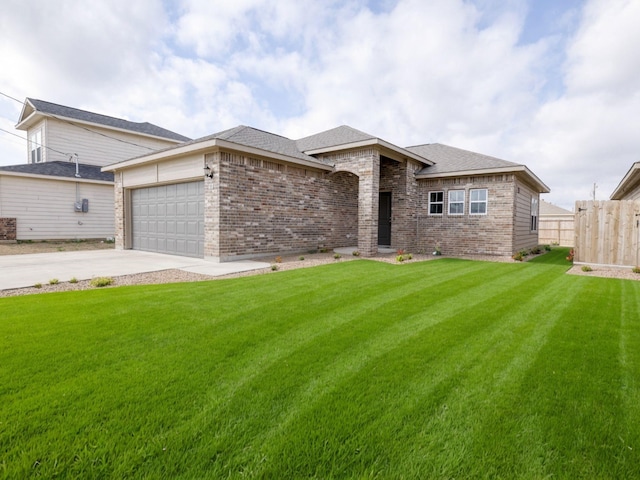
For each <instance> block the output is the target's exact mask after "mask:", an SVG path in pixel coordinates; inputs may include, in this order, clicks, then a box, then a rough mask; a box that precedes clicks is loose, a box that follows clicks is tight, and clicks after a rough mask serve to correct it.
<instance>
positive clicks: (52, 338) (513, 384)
mask: <svg viewBox="0 0 640 480" xmlns="http://www.w3.org/2000/svg"><path fill="white" fill-rule="evenodd" d="M553 253H554V254H556V257H557V258H556V259H552V260H553V261H547V262H542V263H540V262H537V263H538V264H528V265H527V264H523V265H520V264H512V265H498V264H491V263H482V262H465V261H456V260H450V259H440V260H436V261H430V262H426V263H423V264H418V263H410V264H406V265H382V264H377V263H374V262H369V261H356V262H348V263H346V262H345V263H341V264H333V265H329V266H326V267H322V268H318V269H309V270H307V271H298V272H278V273H276V274H273V275H266V276H262V277H253V278H245V279H236V280H230V281H221V282H205V283H201V284H192V285H173V286H154V287H133V288H126V289H114V290H109V291H95V292H82V294H77V293H76V294H72V295H42V296H41V297H42V298H41V299H39V302H38V303H39V304H38V305H31V304H29V303H28V302H25V301H24V300H22V299H20V300H19V301H17V299H16V301H15V302H14V301H13V300H14V299H5V300H11V301H9V302H3V301H0V318H2V319H6V318H8V317H6V316H5V313H6V312H19V313H20V318H19V320H18V321H15V320H13V318H12V322H6V321H4V322H3V321H0V363H2V365H5V361H6V362H7V363H6V364H7V365H9V369H10V370H9V369H7V370H0V400H1V401H0V422H3V424H1V426H2V427H3V428H0V451H1V452H4V453H3V454H2V456H1V457H0V472H4V473H3V474H4V475H5V476H6V477H28V476H36V475H38V476H43V477H52V476H56V475H57V476H59V477H61V478H74V477H82V478H160V477H163V478H226V477H232V478H236V477H240V476H244V477H247V476H248V477H253V478H300V477H304V476H310V477H315V478H364V477H379V478H380V477H382V478H428V477H450V476H457V477H463V476H479V477H488V476H493V477H495V476H502V477H514V476H517V477H521V478H540V477H544V476H547V475H553V476H558V477H560V478H580V477H582V478H585V477H591V476H595V477H598V476H600V477H604V476H605V475H604V474H603V472H605V471H609V472H611V474H612V475H611V476H614V477H618V478H629V477H630V476H633V475H635V474H636V472H637V470H636V465H637V464H638V456H637V454H636V452H637V449H635V444H636V443H637V431H636V427H635V425H637V419H638V411H637V407H635V409H634V408H633V407H632V406H631V404H633V403H635V404H636V405H637V396H638V391H637V379H638V372H639V370H640V365H639V364H638V353H637V352H638V350H639V349H638V348H637V346H638V341H639V339H638V329H637V322H638V320H637V317H638V297H639V296H638V290H637V285H638V284H636V283H632V282H620V283H619V285H620V287H619V288H618V287H617V286H613V287H612V286H609V283H613V282H614V281H611V280H602V279H591V278H578V277H569V276H564V275H563V274H562V272H563V271H564V270H566V264H564V265H562V264H561V265H560V266H557V264H558V263H560V262H559V260H561V257H560V256H558V255H557V253H558V252H553ZM560 254H561V255H564V253H563V252H560ZM540 258H544V257H540ZM536 260H538V259H536ZM591 281H593V282H594V284H593V285H592V284H591V283H589V282H591ZM605 285H606V287H605ZM630 285H631V286H630ZM594 292H596V293H597V292H603V293H604V295H602V296H595V295H593V293H594ZM116 293H118V295H116ZM583 295H588V296H591V297H593V298H591V301H590V302H582V298H583ZM48 302H49V303H50V304H49V305H47V303H48ZM607 302H611V303H613V304H618V307H616V308H610V305H609V303H607ZM581 310H584V312H588V313H586V314H585V313H584V312H582V316H586V317H589V315H590V316H591V317H592V318H590V319H587V320H585V319H583V318H581V317H580V315H579V313H580V312H581ZM609 315H612V316H613V317H614V318H615V322H614V323H615V325H614V328H613V329H612V328H609V327H610V325H609V324H608V323H607V321H606V320H607V319H608V318H609V317H608V316H609ZM634 315H635V316H634ZM14 318H15V317H14ZM596 319H597V320H599V322H598V321H596ZM565 323H566V325H565ZM576 326H577V327H578V328H581V329H582V330H583V331H582V332H580V334H581V335H582V337H580V336H579V335H576V340H579V341H578V342H577V344H576V345H573V344H572V345H570V346H569V347H567V346H566V345H564V344H563V343H561V342H559V341H558V340H559V338H562V337H564V336H566V334H567V332H573V330H572V328H574V327H576ZM589 332H591V335H589ZM594 335H595V336H596V337H598V338H597V341H596V343H598V344H597V345H596V346H597V348H592V349H589V348H588V344H589V343H590V342H591V343H592V339H593V336H594ZM565 351H567V352H570V353H571V354H572V358H564V357H566V355H565ZM600 355H606V356H607V359H606V360H605V361H604V362H600V360H601V359H600ZM553 356H555V357H560V360H561V362H560V363H562V364H563V365H565V368H564V370H567V371H568V372H572V373H567V375H569V377H573V376H575V377H576V380H575V381H576V385H575V386H574V387H575V388H571V389H569V391H568V392H564V391H562V390H560V391H559V393H558V391H557V390H556V388H558V387H562V382H560V384H557V383H556V382H557V379H551V381H549V380H547V379H546V376H548V372H546V373H545V372H544V369H547V368H548V367H549V364H548V363H547V362H549V359H550V357H553ZM34 358H35V360H33V359H34ZM610 358H613V361H610ZM586 362H600V363H601V364H602V368H597V369H595V374H594V377H593V378H586V377H585V376H584V375H583V372H584V370H585V366H584V364H585V363H586ZM556 363H558V362H557V358H556ZM541 369H542V370H543V372H541V371H540V370H541ZM611 369H613V370H614V372H613V373H612V372H611V371H610V370H611ZM9 371H10V372H11V375H9V374H8V372H9ZM609 374H611V375H609ZM30 375H32V376H31V377H30ZM14 377H19V378H18V379H14ZM606 378H610V379H613V381H614V383H617V387H612V386H611V385H607V386H602V385H601V383H600V382H601V381H602V380H603V379H606ZM34 380H35V381H34ZM565 380H566V378H565ZM36 382H37V383H36ZM589 382H591V385H589ZM581 383H586V384H587V385H586V388H584V389H583V390H581V389H580V384H581ZM607 388H609V390H608V391H607V390H606V389H607ZM581 395H583V396H586V398H582V397H581ZM608 395H611V396H612V397H613V398H614V401H613V402H612V404H611V405H607V406H605V407H602V408H600V409H599V411H597V412H595V422H594V425H586V426H585V425H584V422H585V418H583V417H584V412H587V411H589V409H591V408H593V405H594V404H597V403H598V402H599V401H600V399H601V398H602V397H603V396H608ZM572 402H573V403H572ZM556 405H560V406H566V405H573V408H572V409H567V408H565V409H564V411H563V414H564V415H565V416H567V417H569V418H568V420H567V425H564V424H561V423H559V422H558V419H556V418H554V417H553V415H552V414H549V413H548V411H549V410H550V407H551V406H556ZM618 413H619V415H618ZM607 419H608V423H607V421H606V420H607ZM612 419H613V420H612ZM634 422H635V423H634ZM576 427H579V428H576ZM580 428H581V429H582V432H581V433H576V434H575V435H576V436H580V435H582V436H583V437H584V438H587V437H588V438H590V439H591V442H583V443H582V444H579V443H578V445H580V447H579V448H578V447H576V448H574V447H573V446H572V445H569V444H568V443H569V442H574V443H577V442H576V438H573V437H572V436H571V435H572V431H573V432H575V431H577V430H579V429H580ZM572 429H573V430H572ZM615 430H620V431H621V432H622V433H623V435H622V437H623V438H624V439H625V441H626V443H628V445H627V446H626V452H621V451H618V450H615V451H614V449H611V448H609V447H608V445H609V444H610V439H611V437H612V432H613V431H615ZM598 442H599V443H598ZM623 443H624V442H620V445H623ZM599 445H606V446H607V447H606V448H602V447H601V446H599ZM629 447H631V449H630V448H629ZM525 450H526V451H525ZM603 450H604V451H608V452H610V453H612V455H611V456H610V457H607V459H604V457H603V452H602V451H603ZM528 452H532V453H531V454H529V453H528ZM578 454H580V455H582V457H583V458H585V459H586V460H587V461H585V462H577V461H576V460H575V459H576V458H578ZM601 457H602V458H601ZM567 458H569V459H571V460H570V461H567ZM594 465H595V466H598V467H597V468H596V467H594ZM514 472H515V474H514V475H512V473H514ZM611 476H610V477H609V478H611Z"/></svg>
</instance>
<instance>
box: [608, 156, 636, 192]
mask: <svg viewBox="0 0 640 480" xmlns="http://www.w3.org/2000/svg"><path fill="white" fill-rule="evenodd" d="M638 180H640V162H636V163H634V164H633V165H631V168H630V169H629V171H628V172H627V174H626V175H625V176H624V178H623V179H622V180H621V181H620V183H619V184H618V186H617V187H616V189H615V190H614V191H613V193H612V194H611V197H609V198H610V199H611V200H621V199H622V197H624V194H625V192H626V191H627V190H628V189H629V188H630V187H632V186H633V184H634V183H636V181H638Z"/></svg>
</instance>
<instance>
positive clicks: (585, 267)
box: [582, 265, 593, 272]
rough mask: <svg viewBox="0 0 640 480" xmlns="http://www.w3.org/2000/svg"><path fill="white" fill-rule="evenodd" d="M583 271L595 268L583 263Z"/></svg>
mask: <svg viewBox="0 0 640 480" xmlns="http://www.w3.org/2000/svg"><path fill="white" fill-rule="evenodd" d="M582 271H583V272H593V268H591V267H590V266H589V265H583V266H582Z"/></svg>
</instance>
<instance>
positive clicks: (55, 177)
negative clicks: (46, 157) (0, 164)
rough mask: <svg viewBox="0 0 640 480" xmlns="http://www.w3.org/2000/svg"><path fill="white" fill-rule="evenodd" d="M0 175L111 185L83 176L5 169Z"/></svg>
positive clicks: (111, 182)
mask: <svg viewBox="0 0 640 480" xmlns="http://www.w3.org/2000/svg"><path fill="white" fill-rule="evenodd" d="M0 175H6V176H8V177H26V178H35V179H40V180H56V181H62V182H81V183H96V184H99V185H110V186H113V181H109V180H96V179H91V178H84V177H63V176H60V175H42V174H37V173H27V172H10V171H7V170H0Z"/></svg>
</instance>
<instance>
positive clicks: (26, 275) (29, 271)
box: [0, 250, 269, 290]
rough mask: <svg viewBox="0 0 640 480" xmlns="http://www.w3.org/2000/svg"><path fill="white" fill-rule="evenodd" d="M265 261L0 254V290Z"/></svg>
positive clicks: (239, 268) (218, 270) (235, 268)
mask: <svg viewBox="0 0 640 480" xmlns="http://www.w3.org/2000/svg"><path fill="white" fill-rule="evenodd" d="M268 266H269V264H268V263H264V262H256V261H251V260H244V261H238V262H225V263H215V262H211V261H207V260H204V259H201V258H189V257H179V256H176V255H163V254H160V253H151V252H141V251H138V250H85V251H80V252H55V253H34V254H27V255H2V256H0V290H6V289H13V288H24V287H32V286H33V285H35V284H36V283H42V284H46V283H48V282H49V280H51V279H52V278H57V279H58V280H59V281H61V282H68V281H69V280H71V279H72V278H74V277H75V278H76V279H78V280H89V279H91V278H94V277H117V276H120V275H132V274H136V273H146V272H157V271H160V270H168V269H179V270H184V271H187V272H192V273H201V274H203V275H211V276H212V277H216V276H220V275H227V274H230V273H238V272H246V271H249V270H258V269H260V268H265V267H268Z"/></svg>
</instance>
